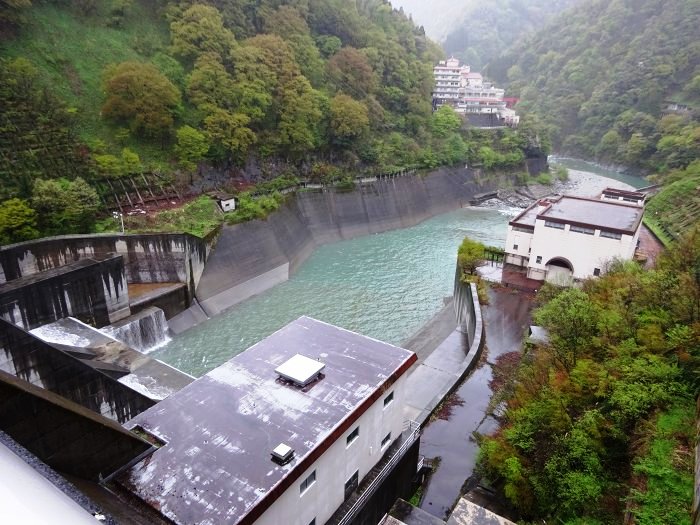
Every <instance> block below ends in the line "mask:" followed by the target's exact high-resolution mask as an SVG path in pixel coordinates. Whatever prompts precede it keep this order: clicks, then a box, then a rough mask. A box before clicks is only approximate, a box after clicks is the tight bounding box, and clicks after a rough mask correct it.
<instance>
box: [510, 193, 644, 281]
mask: <svg viewBox="0 0 700 525" xmlns="http://www.w3.org/2000/svg"><path fill="white" fill-rule="evenodd" d="M612 195H615V198H614V199H613V198H612ZM639 195H641V194H638V193H637V192H627V191H625V190H613V189H610V188H608V189H607V190H606V191H605V192H603V195H602V196H601V198H600V199H587V198H582V197H571V196H563V197H558V198H555V199H545V200H540V201H538V202H536V203H535V204H533V205H532V206H530V207H529V208H527V209H526V210H525V211H523V212H522V213H521V214H520V215H518V216H517V217H515V218H514V219H513V220H511V221H510V222H509V223H508V236H507V238H506V246H505V252H506V256H505V262H506V263H507V264H513V265H516V266H520V267H524V268H527V277H528V278H530V279H536V280H540V281H542V280H547V281H548V282H553V283H557V284H570V283H571V282H572V280H577V279H585V278H588V277H592V276H597V275H600V274H601V273H602V272H604V270H605V267H606V264H607V263H608V262H610V261H611V260H612V259H623V260H630V259H632V258H633V257H634V254H635V250H636V247H637V241H638V239H639V229H640V226H641V222H642V216H643V214H644V206H643V204H644V199H643V196H642V198H641V200H639V199H638V196H639ZM623 198H624V199H625V200H624V201H623V200H621V199H623ZM627 199H629V200H627Z"/></svg>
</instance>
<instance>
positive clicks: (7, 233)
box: [0, 198, 39, 244]
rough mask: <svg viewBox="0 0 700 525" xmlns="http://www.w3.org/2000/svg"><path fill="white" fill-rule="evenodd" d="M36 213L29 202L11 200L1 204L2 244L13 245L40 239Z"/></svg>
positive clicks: (0, 235) (0, 226)
mask: <svg viewBox="0 0 700 525" xmlns="http://www.w3.org/2000/svg"><path fill="white" fill-rule="evenodd" d="M36 222H37V221H36V211H34V210H33V209H32V208H31V207H30V206H29V203H27V201H25V200H22V199H17V198H14V199H9V200H6V201H5V202H3V203H2V204H0V244H12V243H15V242H22V241H28V240H30V239H36V238H37V237H39V231H38V230H37V228H36Z"/></svg>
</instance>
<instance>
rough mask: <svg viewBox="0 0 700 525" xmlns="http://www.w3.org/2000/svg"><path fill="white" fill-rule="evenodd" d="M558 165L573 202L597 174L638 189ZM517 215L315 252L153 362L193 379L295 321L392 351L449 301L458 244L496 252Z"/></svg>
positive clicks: (470, 218)
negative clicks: (343, 331)
mask: <svg viewBox="0 0 700 525" xmlns="http://www.w3.org/2000/svg"><path fill="white" fill-rule="evenodd" d="M557 162H560V163H562V164H564V165H570V166H571V168H574V169H575V170H577V171H572V183H570V184H569V186H571V191H575V192H576V193H579V194H591V193H593V192H595V191H596V190H597V189H598V188H602V187H603V186H605V184H606V182H609V181H608V180H607V179H601V178H600V177H598V176H596V174H598V173H599V174H601V175H605V176H608V177H611V176H613V177H615V178H619V179H621V181H622V182H625V183H628V184H632V185H634V186H636V187H640V186H643V185H644V184H645V181H644V180H643V179H639V178H632V179H630V178H627V177H625V176H620V175H619V174H615V173H614V172H609V171H605V170H602V169H600V168H598V167H596V166H594V165H590V164H585V163H584V164H581V161H570V160H568V159H561V160H558V161H557ZM572 163H573V164H572ZM574 164H575V165H574ZM582 170H586V171H582ZM577 181H578V182H577ZM518 211H519V210H518V209H516V208H510V209H486V208H464V209H461V210H456V211H453V212H450V213H447V214H444V215H440V216H437V217H433V218H431V219H429V220H427V221H425V222H423V223H421V224H419V225H417V226H414V227H411V228H406V229H403V230H395V231H390V232H385V233H380V234H375V235H369V236H365V237H359V238H356V239H352V240H347V241H341V242H337V243H333V244H329V245H325V246H321V247H320V248H318V249H317V250H315V251H314V253H313V254H312V255H311V257H309V259H308V260H307V261H306V262H305V263H304V264H303V265H302V266H301V268H300V269H299V271H298V272H297V273H295V274H294V275H293V276H292V277H291V279H290V280H289V281H287V282H285V283H283V284H280V285H278V286H275V287H274V288H272V289H270V290H268V291H267V292H265V293H263V294H260V295H258V296H256V297H253V298H251V299H249V300H247V301H244V302H243V303H241V304H239V305H236V306H235V307H233V308H231V309H229V310H227V311H226V312H224V313H223V314H221V315H219V316H217V317H214V318H212V319H211V320H209V321H206V322H205V323H202V324H200V325H199V326H196V327H194V328H192V329H191V330H188V331H187V332H185V333H183V334H180V335H179V336H176V337H174V338H173V339H172V340H171V341H170V342H169V343H168V344H167V345H166V346H164V347H161V348H160V349H158V350H157V351H156V352H154V354H153V356H154V357H157V358H158V359H161V360H163V361H165V362H167V363H169V364H171V365H173V366H175V367H177V368H179V369H181V370H183V371H185V372H188V373H190V374H192V375H195V376H199V375H202V374H204V373H206V372H207V371H209V370H211V369H212V368H215V367H216V366H218V365H220V364H222V363H224V362H225V361H227V360H229V359H230V358H231V357H233V356H234V355H236V354H238V353H240V352H242V351H243V350H245V349H246V348H248V347H249V346H251V345H253V344H254V343H256V342H257V341H259V340H260V339H262V338H264V337H266V336H268V335H270V334H271V333H273V332H274V331H276V330H278V329H279V328H281V327H282V326H284V325H285V324H287V323H289V322H290V321H292V320H294V319H296V318H297V317H299V316H301V315H309V316H311V317H315V318H317V319H320V320H323V321H326V322H329V323H332V324H336V325H338V326H342V327H344V328H347V329H349V330H353V331H356V332H359V333H362V334H365V335H368V336H371V337H375V338H377V339H381V340H384V341H387V342H389V343H393V344H399V345H400V344H401V343H403V342H404V341H406V340H407V339H408V338H410V337H411V336H412V335H413V334H414V333H415V332H417V331H418V330H419V329H420V328H421V326H423V325H424V324H425V323H427V322H428V321H429V320H430V319H431V318H432V317H433V316H434V315H435V314H436V313H437V312H438V311H439V310H440V308H441V307H442V305H443V299H444V298H445V297H446V296H449V295H451V294H452V287H453V278H454V266H455V261H456V252H457V247H458V246H459V243H460V242H461V241H462V239H463V238H464V237H465V236H469V237H472V238H475V239H477V240H479V241H482V242H484V243H485V244H487V245H493V246H503V244H504V242H505V237H506V232H507V223H508V220H509V218H510V217H512V216H513V215H515V214H516V213H517V212H518Z"/></svg>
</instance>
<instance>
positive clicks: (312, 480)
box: [299, 470, 316, 494]
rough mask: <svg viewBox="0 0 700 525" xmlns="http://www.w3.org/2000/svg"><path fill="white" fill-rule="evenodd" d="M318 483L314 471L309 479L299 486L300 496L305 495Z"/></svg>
mask: <svg viewBox="0 0 700 525" xmlns="http://www.w3.org/2000/svg"><path fill="white" fill-rule="evenodd" d="M314 483H316V471H315V470H314V471H313V472H312V473H311V474H309V475H308V477H307V478H306V479H305V480H304V481H302V482H301V485H299V494H303V493H304V492H306V491H307V490H309V487H311V485H313V484H314Z"/></svg>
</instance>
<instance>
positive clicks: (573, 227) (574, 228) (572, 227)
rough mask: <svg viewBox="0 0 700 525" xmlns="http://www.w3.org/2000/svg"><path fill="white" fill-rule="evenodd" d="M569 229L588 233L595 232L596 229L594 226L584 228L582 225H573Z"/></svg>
mask: <svg viewBox="0 0 700 525" xmlns="http://www.w3.org/2000/svg"><path fill="white" fill-rule="evenodd" d="M569 230H571V231H572V232H576V233H585V234H586V235H593V234H595V230H594V229H593V228H583V227H581V226H571V227H569Z"/></svg>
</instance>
